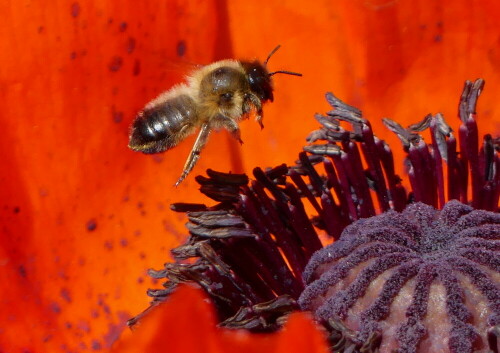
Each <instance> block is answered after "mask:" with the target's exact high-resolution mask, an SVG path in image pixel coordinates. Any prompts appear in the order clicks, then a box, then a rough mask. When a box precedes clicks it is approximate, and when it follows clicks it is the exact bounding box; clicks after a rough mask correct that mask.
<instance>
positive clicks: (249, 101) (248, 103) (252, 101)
mask: <svg viewBox="0 0 500 353" xmlns="http://www.w3.org/2000/svg"><path fill="white" fill-rule="evenodd" d="M252 106H253V107H255V110H256V111H257V116H256V118H255V120H256V121H257V122H258V123H259V125H260V128H261V129H263V128H264V124H262V118H263V114H264V113H263V111H262V102H261V101H260V99H259V97H257V96H256V95H255V94H253V93H248V94H246V95H245V101H244V102H243V112H244V113H248V112H249V111H250V109H251V107H252Z"/></svg>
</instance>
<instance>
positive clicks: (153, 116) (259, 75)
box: [128, 45, 302, 186]
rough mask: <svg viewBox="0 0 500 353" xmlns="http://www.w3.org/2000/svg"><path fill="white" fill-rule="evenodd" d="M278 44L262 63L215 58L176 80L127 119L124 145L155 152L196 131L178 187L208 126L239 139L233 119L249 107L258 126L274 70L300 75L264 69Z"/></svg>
mask: <svg viewBox="0 0 500 353" xmlns="http://www.w3.org/2000/svg"><path fill="white" fill-rule="evenodd" d="M279 48H280V46H279V45H278V46H277V47H276V48H274V49H273V51H271V53H270V54H269V55H268V57H267V59H266V61H264V63H260V62H259V61H257V60H255V61H237V60H221V61H217V62H214V63H212V64H209V65H207V66H204V67H202V68H200V69H199V70H197V71H195V72H194V73H193V74H192V75H191V76H189V77H187V83H181V84H178V85H176V86H174V87H172V88H171V89H170V90H168V91H166V92H164V93H162V94H160V95H159V96H158V97H157V98H155V99H153V100H152V101H151V102H149V103H148V104H147V105H146V106H145V107H144V109H143V110H142V111H140V112H139V114H138V115H137V117H136V118H135V120H134V122H133V123H132V126H131V129H130V136H129V144H128V146H129V148H131V149H132V150H134V151H138V152H143V153H147V154H149V153H160V152H164V151H166V150H169V149H171V148H173V147H175V146H176V145H177V144H178V143H179V142H181V141H182V140H184V139H185V138H186V137H187V136H189V135H191V134H192V133H194V132H195V131H196V130H197V129H198V128H200V132H199V133H198V137H197V138H196V141H195V143H194V145H193V148H192V149H191V152H190V154H189V157H188V159H187V161H186V163H185V164H184V168H183V171H182V174H181V176H180V178H179V180H177V182H176V183H175V186H177V185H179V184H180V183H181V182H182V181H183V180H184V179H185V178H186V176H187V175H188V174H189V172H190V171H191V170H192V169H193V167H194V165H195V164H196V162H197V161H198V158H199V157H200V152H201V150H202V149H203V147H204V146H205V144H206V142H207V139H208V136H209V135H210V132H211V131H212V130H220V129H222V128H224V129H227V130H228V131H229V132H230V133H231V134H232V136H233V137H234V138H235V139H236V140H238V141H239V142H240V143H243V141H242V140H241V137H240V129H239V126H238V123H239V122H240V120H242V119H245V118H248V115H249V113H250V112H251V111H252V110H254V111H255V113H256V120H257V122H258V123H259V124H260V127H261V128H263V127H264V126H263V124H262V118H263V113H262V104H263V103H265V102H267V101H271V102H272V101H273V82H272V79H271V77H272V76H273V75H275V74H278V73H281V74H288V75H295V76H302V75H301V74H299V73H296V72H290V71H274V72H269V71H268V70H267V62H268V61H269V59H270V58H271V56H272V55H273V54H274V53H275V52H276V51H277V50H278V49H279Z"/></svg>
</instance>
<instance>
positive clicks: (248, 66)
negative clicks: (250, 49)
mask: <svg viewBox="0 0 500 353" xmlns="http://www.w3.org/2000/svg"><path fill="white" fill-rule="evenodd" d="M243 66H244V67H245V71H246V73H247V79H248V83H249V85H250V89H251V90H252V92H253V93H255V94H256V95H257V97H259V99H260V100H261V101H262V102H266V101H271V102H272V101H273V85H272V82H271V75H269V72H268V71H267V69H266V67H265V66H264V65H262V64H261V63H260V62H258V61H254V62H251V63H243Z"/></svg>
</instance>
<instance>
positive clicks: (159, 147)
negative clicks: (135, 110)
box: [129, 94, 197, 153]
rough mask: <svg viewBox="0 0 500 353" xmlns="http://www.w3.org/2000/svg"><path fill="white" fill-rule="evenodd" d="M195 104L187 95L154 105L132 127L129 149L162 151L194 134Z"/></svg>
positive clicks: (141, 113)
mask: <svg viewBox="0 0 500 353" xmlns="http://www.w3.org/2000/svg"><path fill="white" fill-rule="evenodd" d="M196 114H197V113H196V103H195V102H194V100H193V99H192V98H191V97H189V96H188V95H187V94H181V95H178V96H176V97H172V98H169V99H167V100H165V101H164V102H161V103H158V104H152V105H150V106H148V107H146V108H145V109H144V110H143V111H141V112H140V113H139V114H138V115H137V117H136V119H135V120H134V122H133V124H132V128H131V131H130V140H129V147H130V148H131V149H132V150H134V151H140V152H144V153H158V152H163V151H165V150H167V149H169V148H172V147H174V146H175V145H177V144H178V143H179V142H180V141H181V140H183V139H184V138H185V137H186V136H187V135H189V134H190V133H192V132H193V130H194V126H193V123H192V122H193V121H194V120H196Z"/></svg>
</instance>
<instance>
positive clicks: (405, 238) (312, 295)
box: [299, 201, 500, 353]
mask: <svg viewBox="0 0 500 353" xmlns="http://www.w3.org/2000/svg"><path fill="white" fill-rule="evenodd" d="M499 240H500V214H498V213H494V212H487V211H483V210H474V209H473V208H472V207H469V206H466V205H464V204H461V203H460V202H458V201H450V202H448V203H447V204H446V205H445V206H444V208H443V209H442V210H441V211H439V210H435V209H434V208H433V207H431V206H428V205H425V204H423V203H415V204H412V205H410V206H408V207H407V208H406V209H405V210H404V211H403V212H402V213H397V212H394V211H389V212H386V213H384V214H381V215H378V216H375V217H372V218H367V219H362V220H359V221H357V222H355V223H353V224H352V225H350V226H349V227H347V228H346V229H345V230H344V232H343V234H342V236H341V237H340V239H339V240H337V241H336V242H334V243H333V244H332V245H329V246H327V247H326V248H324V249H322V250H320V251H318V252H316V253H315V255H314V256H313V258H312V259H311V260H310V261H309V264H308V266H307V267H306V270H305V272H304V278H305V279H306V281H307V283H308V285H307V287H306V289H305V290H304V292H303V293H302V295H301V297H300V299H299V304H300V306H301V308H302V309H304V310H311V311H312V312H313V313H314V315H315V317H316V318H317V319H318V320H320V321H322V322H325V323H326V324H327V325H328V322H331V324H332V325H335V323H336V322H340V323H342V325H344V326H345V327H347V328H348V329H350V330H352V331H355V332H356V334H355V337H353V341H354V342H356V341H357V342H359V343H360V344H361V343H362V342H365V341H367V340H368V339H369V338H370V337H376V336H381V337H380V338H381V343H380V347H378V349H379V351H380V352H392V350H396V351H397V352H428V353H431V352H436V353H438V352H454V353H465V352H473V351H479V350H481V349H482V351H483V352H486V351H487V350H486V349H487V343H486V342H487V337H486V335H487V330H488V328H489V327H491V326H495V325H499V324H500V288H499V286H498V284H499V282H500V274H499V271H500V256H499V251H500V242H499Z"/></svg>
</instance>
